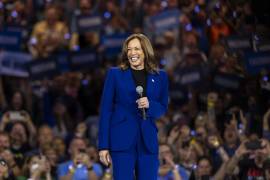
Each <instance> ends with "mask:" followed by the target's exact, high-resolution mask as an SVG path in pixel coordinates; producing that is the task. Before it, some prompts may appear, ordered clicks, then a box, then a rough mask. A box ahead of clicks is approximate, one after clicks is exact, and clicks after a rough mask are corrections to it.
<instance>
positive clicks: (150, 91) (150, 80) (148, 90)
mask: <svg viewBox="0 0 270 180" xmlns="http://www.w3.org/2000/svg"><path fill="white" fill-rule="evenodd" d="M154 82H155V81H154V75H153V74H152V73H148V74H147V85H146V95H147V97H148V98H151V97H152V94H153V85H154V84H153V83H154Z"/></svg>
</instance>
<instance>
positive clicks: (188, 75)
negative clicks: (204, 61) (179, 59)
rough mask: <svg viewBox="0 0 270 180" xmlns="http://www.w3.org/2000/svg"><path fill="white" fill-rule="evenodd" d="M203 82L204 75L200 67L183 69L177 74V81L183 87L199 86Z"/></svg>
mask: <svg viewBox="0 0 270 180" xmlns="http://www.w3.org/2000/svg"><path fill="white" fill-rule="evenodd" d="M201 80H203V74H202V70H201V69H200V68H199V67H189V68H181V69H179V70H177V71H176V74H175V81H176V82H177V83H179V84H180V85H182V86H197V85H199V84H200V82H201Z"/></svg>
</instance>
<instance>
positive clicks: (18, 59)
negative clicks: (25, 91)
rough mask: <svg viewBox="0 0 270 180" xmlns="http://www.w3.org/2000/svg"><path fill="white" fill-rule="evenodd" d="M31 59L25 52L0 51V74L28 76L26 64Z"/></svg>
mask: <svg viewBox="0 0 270 180" xmlns="http://www.w3.org/2000/svg"><path fill="white" fill-rule="evenodd" d="M31 60H32V56H31V55H30V54H27V53H20V52H7V51H3V52H1V53H0V74H1V75H8V76H16V77H28V76H29V74H28V71H27V69H26V64H27V63H28V62H30V61H31Z"/></svg>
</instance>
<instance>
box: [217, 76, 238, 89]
mask: <svg viewBox="0 0 270 180" xmlns="http://www.w3.org/2000/svg"><path fill="white" fill-rule="evenodd" d="M242 80H243V78H242V77H240V76H238V75H234V74H226V73H217V74H216V75H215V77H214V80H213V83H214V85H215V87H217V88H218V89H220V90H223V89H226V90H237V89H239V87H240V85H241V82H242Z"/></svg>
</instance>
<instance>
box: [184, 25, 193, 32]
mask: <svg viewBox="0 0 270 180" xmlns="http://www.w3.org/2000/svg"><path fill="white" fill-rule="evenodd" d="M185 29H186V31H191V30H192V25H191V23H189V24H187V25H186V26H185Z"/></svg>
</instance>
